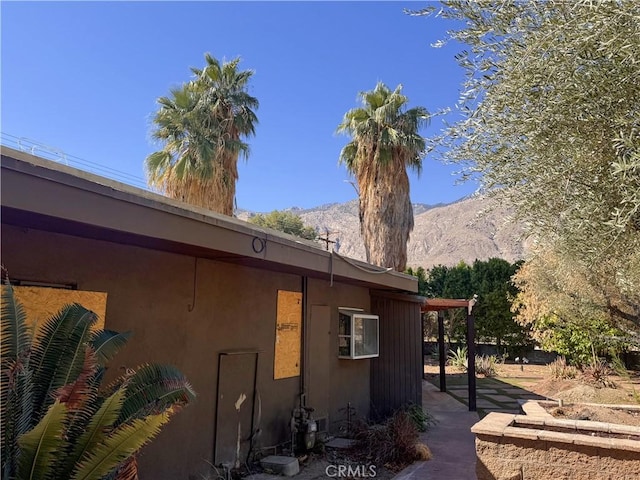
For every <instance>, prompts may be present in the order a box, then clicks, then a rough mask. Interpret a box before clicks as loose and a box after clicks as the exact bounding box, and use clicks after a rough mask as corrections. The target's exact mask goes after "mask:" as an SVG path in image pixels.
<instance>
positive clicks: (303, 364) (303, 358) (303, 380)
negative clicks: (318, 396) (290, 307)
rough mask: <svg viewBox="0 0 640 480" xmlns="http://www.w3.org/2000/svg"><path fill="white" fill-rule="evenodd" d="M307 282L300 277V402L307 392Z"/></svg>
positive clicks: (305, 278) (304, 277) (307, 280)
mask: <svg viewBox="0 0 640 480" xmlns="http://www.w3.org/2000/svg"><path fill="white" fill-rule="evenodd" d="M308 282H309V279H308V277H306V276H303V277H302V335H301V339H302V348H301V352H300V372H301V374H300V402H301V404H302V401H303V398H304V401H305V402H306V394H307V384H308V378H307V365H308V363H307V362H308V359H307V353H308V345H309V342H308V338H307V335H308V330H309V329H308V319H307V316H308V312H309V293H308Z"/></svg>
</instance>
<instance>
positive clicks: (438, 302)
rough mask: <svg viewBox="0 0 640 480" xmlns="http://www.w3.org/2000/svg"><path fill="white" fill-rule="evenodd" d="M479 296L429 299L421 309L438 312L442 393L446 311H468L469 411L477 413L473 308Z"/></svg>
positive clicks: (444, 376)
mask: <svg viewBox="0 0 640 480" xmlns="http://www.w3.org/2000/svg"><path fill="white" fill-rule="evenodd" d="M477 298H478V296H477V295H474V296H473V298H472V299H471V300H463V299H453V298H427V299H426V300H425V301H424V303H423V304H422V307H421V312H422V313H425V312H438V358H439V362H440V391H441V392H446V391H447V381H446V374H445V369H444V365H445V362H446V358H445V352H444V311H445V310H449V309H451V308H466V309H467V353H468V356H469V357H468V366H467V379H468V380H467V384H468V389H469V411H470V412H475V411H476V344H475V337H476V331H475V323H474V317H473V306H474V305H475V304H476V302H477Z"/></svg>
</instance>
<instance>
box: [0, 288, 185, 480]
mask: <svg viewBox="0 0 640 480" xmlns="http://www.w3.org/2000/svg"><path fill="white" fill-rule="evenodd" d="M96 320H97V316H96V315H95V313H93V312H91V311H89V310H87V309H86V308H84V307H82V306H81V305H79V304H73V305H67V306H65V307H64V308H63V309H62V310H60V312H58V313H57V314H56V315H54V316H53V317H51V318H50V319H48V320H47V321H46V322H45V323H44V324H43V325H42V327H41V328H40V329H39V330H38V332H37V334H35V335H34V334H33V333H32V332H31V331H30V330H29V328H28V327H27V325H26V315H25V312H24V309H23V308H22V306H21V305H20V303H19V302H18V301H17V300H16V298H15V295H14V292H13V289H12V288H11V286H10V285H7V286H6V288H4V289H3V293H2V320H1V324H2V332H1V333H2V339H1V354H2V372H1V386H2V394H1V412H0V413H1V415H2V434H1V435H0V437H1V439H2V478H5V479H8V480H13V479H16V480H20V479H60V478H68V479H85V480H88V479H130V478H131V479H132V478H137V465H136V460H135V454H136V452H137V451H138V450H140V448H142V446H143V445H145V444H146V443H147V442H149V441H150V440H151V439H152V438H153V437H155V435H157V433H158V432H159V431H160V429H161V427H162V426H163V425H164V424H165V423H166V422H167V421H168V420H169V418H170V417H171V415H172V414H173V413H175V412H176V411H177V410H178V409H179V408H180V407H182V406H184V405H186V404H188V403H189V402H190V401H192V400H193V399H194V398H195V393H194V392H193V389H192V388H191V385H190V384H189V382H188V381H187V380H186V378H185V377H184V375H183V374H182V373H181V372H180V371H178V370H177V369H176V368H174V367H172V366H163V365H142V366H141V367H139V368H138V369H136V370H128V371H127V372H126V373H125V374H124V375H123V376H121V377H120V378H118V379H117V380H116V381H115V382H113V383H111V384H110V385H108V386H106V387H104V388H100V384H101V381H102V378H103V375H104V372H105V368H106V362H107V361H108V360H109V359H111V358H112V357H113V356H114V355H115V354H116V352H117V351H118V350H119V349H120V348H121V347H122V346H123V345H124V344H125V343H126V341H127V338H128V336H129V334H128V333H117V332H113V331H109V330H95V329H94V328H92V327H93V326H94V324H95V322H96Z"/></svg>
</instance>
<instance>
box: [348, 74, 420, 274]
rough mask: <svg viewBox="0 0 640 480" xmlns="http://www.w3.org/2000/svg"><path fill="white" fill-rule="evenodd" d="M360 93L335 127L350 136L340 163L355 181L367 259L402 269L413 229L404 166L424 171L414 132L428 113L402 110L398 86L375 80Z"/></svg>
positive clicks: (402, 96)
mask: <svg viewBox="0 0 640 480" xmlns="http://www.w3.org/2000/svg"><path fill="white" fill-rule="evenodd" d="M359 97H360V99H361V100H362V105H363V106H362V107H361V108H354V109H353V110H349V111H348V112H347V113H346V114H345V116H344V119H343V121H342V123H341V124H340V125H339V126H338V130H337V131H338V133H345V134H347V135H350V136H351V138H352V140H351V141H350V142H349V143H348V144H347V145H346V146H345V147H344V148H343V149H342V151H341V152H340V163H343V164H345V165H346V167H347V170H349V172H350V173H351V174H352V175H353V176H354V177H355V178H356V181H357V182H358V195H359V197H360V204H359V207H360V233H361V234H362V239H363V241H364V246H365V252H366V255H367V261H368V262H370V263H373V264H376V265H380V266H384V267H391V268H394V269H395V270H398V271H404V269H405V267H406V264H407V242H408V241H409V234H410V233H411V231H412V230H413V207H412V206H411V199H410V197H409V177H408V175H407V168H412V169H413V170H415V171H416V172H417V173H418V174H419V173H420V172H421V170H422V159H423V157H424V153H425V140H424V138H422V137H421V136H420V135H419V134H418V131H419V129H420V128H422V127H424V126H426V125H427V123H428V120H429V114H428V112H427V110H426V109H425V108H423V107H416V108H411V109H409V110H405V109H404V107H405V105H406V104H407V103H408V99H407V97H405V96H404V95H402V85H398V87H397V88H396V89H395V90H394V91H391V90H390V89H389V88H388V87H387V86H386V85H384V84H383V83H378V84H377V85H376V87H375V88H374V89H373V90H371V91H369V92H361V93H360V94H359Z"/></svg>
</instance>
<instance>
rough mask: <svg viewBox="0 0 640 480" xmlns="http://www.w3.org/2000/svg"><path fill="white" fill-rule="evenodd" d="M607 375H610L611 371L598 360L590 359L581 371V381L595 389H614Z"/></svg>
mask: <svg viewBox="0 0 640 480" xmlns="http://www.w3.org/2000/svg"><path fill="white" fill-rule="evenodd" d="M609 375H611V369H610V368H609V366H608V365H607V363H606V362H604V361H603V360H601V359H599V358H594V359H592V360H591V363H589V365H588V366H586V367H585V368H584V370H583V371H582V378H583V380H584V381H585V382H587V383H591V384H594V385H595V386H597V387H615V384H614V383H613V382H611V381H610V380H609Z"/></svg>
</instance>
